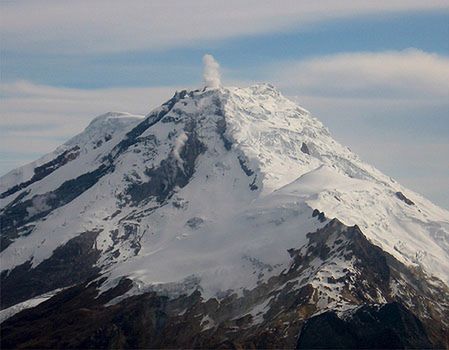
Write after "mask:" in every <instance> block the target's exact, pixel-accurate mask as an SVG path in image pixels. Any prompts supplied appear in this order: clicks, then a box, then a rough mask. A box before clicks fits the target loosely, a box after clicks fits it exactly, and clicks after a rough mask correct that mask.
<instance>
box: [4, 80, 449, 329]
mask: <svg viewBox="0 0 449 350" xmlns="http://www.w3.org/2000/svg"><path fill="white" fill-rule="evenodd" d="M210 83H211V84H212V82H210ZM212 85H213V84H212ZM23 169H25V170H26V171H25V170H23ZM23 169H22V171H21V170H18V171H16V172H14V173H11V174H9V175H7V176H5V177H2V179H1V183H2V184H5V185H4V186H3V187H2V188H1V189H2V193H1V194H0V205H1V207H0V208H1V209H0V210H1V211H0V215H1V219H2V227H1V230H2V231H1V232H2V249H3V251H2V252H1V259H2V270H4V271H8V272H7V273H4V274H3V273H2V276H3V277H2V278H4V281H3V280H2V283H9V286H16V285H17V284H20V283H22V284H20V288H21V289H20V293H15V288H12V287H11V288H8V294H7V297H6V298H7V302H8V303H10V305H12V304H14V303H16V302H17V303H18V302H21V301H24V300H27V298H28V299H29V298H31V297H34V296H37V295H39V294H44V293H47V292H49V291H51V290H53V289H58V288H65V287H68V286H70V285H73V284H77V283H81V282H82V281H84V279H87V278H90V279H91V280H93V279H95V284H94V285H95V286H97V287H96V288H98V289H99V290H100V292H106V291H111V290H114V289H115V288H116V287H117V288H118V286H120V285H121V284H120V283H124V282H123V281H129V282H126V283H127V284H128V287H127V289H126V290H124V291H122V293H121V295H120V298H127V297H128V296H130V295H134V294H146V292H154V293H156V294H157V295H162V294H163V295H168V296H169V297H175V296H180V295H196V294H195V293H197V294H198V293H199V294H200V295H201V297H202V298H203V299H204V300H207V299H211V300H212V299H223V298H227V297H230V295H235V297H236V298H237V299H239V300H240V298H245V296H247V295H253V294H251V293H254V296H257V295H258V293H259V291H261V290H264V292H263V293H266V291H268V290H269V291H272V292H273V293H274V291H276V290H277V291H279V290H282V291H284V289H283V288H284V287H285V286H286V285H289V286H290V287H291V288H292V290H294V291H297V292H298V293H299V291H301V292H300V294H299V295H298V296H295V298H296V299H297V300H300V299H298V298H303V299H304V298H305V299H304V300H303V299H301V300H302V301H301V303H303V304H304V305H306V304H307V305H309V304H310V305H312V304H313V307H312V308H310V309H307V308H306V309H307V310H312V311H307V312H308V314H307V315H308V316H307V317H309V316H312V315H313V314H318V313H321V312H324V311H325V310H329V309H332V310H334V311H338V312H343V311H345V310H348V309H353V308H356V307H357V305H359V304H360V303H361V302H362V301H360V300H358V299H357V298H358V297H357V295H356V294H355V296H351V297H349V299H348V298H346V297H345V296H344V295H343V294H344V293H342V292H341V290H342V289H341V288H347V290H346V289H345V290H346V291H347V292H348V293H349V292H351V290H353V289H354V288H355V289H357V288H359V290H364V291H366V293H368V294H367V295H368V296H366V298H368V299H369V300H371V301H372V302H376V303H381V302H384V301H386V300H390V299H392V298H394V296H392V294H391V293H390V289H392V290H393V289H394V290H395V293H396V292H397V293H403V294H404V295H405V294H406V293H407V292H408V291H405V290H404V288H405V287H404V285H407V288H409V286H408V284H407V283H408V282H407V283H406V282H404V281H403V280H402V279H401V280H400V281H399V282H398V281H397V280H395V279H392V278H393V277H391V280H388V281H386V282H385V281H383V280H382V279H379V277H378V276H377V275H376V274H377V272H375V273H373V272H372V269H371V266H369V264H368V263H366V261H358V260H356V258H357V259H364V260H366V259H371V258H373V257H376V259H375V263H376V266H375V267H376V268H377V267H378V268H379V269H380V272H379V273H380V274H381V277H382V278H386V279H388V278H390V277H388V276H399V275H400V274H398V273H397V271H398V269H399V268H400V269H407V268H408V267H412V268H413V269H414V271H415V270H417V267H419V271H421V273H422V274H423V275H424V276H430V277H429V278H431V279H432V281H433V282H432V283H434V284H435V286H437V285H438V286H446V285H447V284H448V283H449V280H448V276H449V243H448V242H449V240H448V239H447V237H448V235H449V213H448V212H447V211H445V210H443V209H441V208H438V207H436V206H434V205H433V204H432V203H430V202H429V201H427V200H425V199H424V198H422V197H421V196H419V195H418V194H415V193H413V192H412V191H409V190H407V189H405V188H403V187H402V186H400V185H399V184H397V183H396V182H394V181H393V180H391V179H390V178H389V177H387V176H385V175H384V174H382V173H381V172H380V171H378V170H377V169H375V168H374V167H372V166H370V165H368V164H366V163H364V162H363V161H362V160H360V159H359V157H357V156H356V155H355V154H354V153H352V152H351V151H350V150H349V149H348V148H347V147H344V146H342V145H341V144H339V143H338V142H337V141H335V140H334V139H333V138H332V137H331V135H330V133H329V132H328V130H327V129H326V128H325V127H324V126H323V124H322V123H321V122H320V121H319V120H318V119H316V118H314V117H313V116H312V115H311V114H310V113H309V112H308V111H306V110H305V109H303V108H301V107H299V106H297V105H296V104H295V103H294V102H292V101H290V100H289V99H287V98H286V97H284V96H282V94H281V93H280V92H279V91H278V90H276V88H274V87H273V86H272V85H271V84H266V83H264V84H257V85H253V86H250V87H246V88H238V87H222V86H220V85H219V84H218V85H214V86H211V85H210V84H209V85H207V86H206V88H205V89H202V90H194V91H187V90H183V91H180V92H177V93H176V94H175V95H174V96H173V97H172V98H171V99H170V100H168V101H167V102H165V103H164V104H162V105H161V106H160V107H158V108H156V109H154V110H153V111H151V112H150V113H149V114H147V115H146V116H145V117H142V116H132V115H129V114H127V113H120V112H110V113H106V114H104V115H101V116H99V117H97V118H95V119H94V120H93V121H92V122H91V123H90V124H89V126H88V127H87V128H86V129H85V130H84V132H82V133H81V134H79V135H77V136H75V137H74V138H72V139H71V140H70V141H69V142H67V143H66V144H64V145H63V146H61V148H59V149H58V150H57V151H55V152H54V153H51V154H49V155H48V156H46V157H45V159H44V160H42V161H40V162H38V163H33V164H31V165H29V166H28V167H24V168H23ZM398 193H400V195H398ZM410 203H413V205H410ZM333 218H337V219H338V221H337V220H332V219H333ZM358 247H361V249H358ZM365 248H366V249H365ZM74 252H75V253H74ZM357 252H358V253H357ZM380 252H382V254H384V255H382V254H381V253H380ZM349 253H351V254H349ZM362 253H363V254H362ZM365 253H366V254H365ZM354 254H355V255H354ZM367 254H368V255H367ZM354 256H355V258H354ZM64 259H66V260H64ZM392 259H393V260H392ZM74 261H75V263H74ZM386 261H387V262H388V263H392V261H394V264H393V263H392V264H393V265H394V269H396V270H394V271H393V272H391V273H390V272H389V270H388V269H389V267H388V266H386V265H385V262H386ZM369 262H371V260H369ZM54 264H58V265H57V266H58V269H59V270H58V271H61V270H64V271H66V272H67V273H66V274H61V276H59V275H58V278H57V279H50V280H48V282H46V283H44V284H38V285H36V286H33V288H32V289H30V288H28V284H27V283H28V281H29V280H33V281H35V280H39V281H40V280H43V279H45V276H47V274H48V271H52V270H51V269H52V268H53V265H54ZM61 266H64V268H63V269H62V268H61ZM360 266H363V269H365V270H366V271H368V274H369V278H371V280H369V281H368V282H367V281H366V280H364V278H365V277H364V276H366V274H364V273H363V271H364V270H363V271H362V270H360ZM398 266H399V267H398ZM404 266H405V267H404ZM392 269H393V267H392ZM360 271H362V272H360ZM407 271H408V270H407ZM401 273H402V272H401ZM407 273H408V272H407ZM354 276H357V277H354ZM353 278H357V284H356V282H353ZM395 278H396V277H395ZM397 278H400V277H397ZM407 278H409V277H407ZM17 281H19V282H17ZM45 281H47V279H45ZM373 281H374V282H373ZM379 281H380V282H379ZM443 281H444V282H443ZM371 282H372V283H377V284H376V287H373V288H368V287H367V286H369V285H370V283H371ZM348 283H349V286H348V285H347V284H348ZM351 283H353V284H351ZM7 285H8V284H7ZM290 287H288V289H289V288H290ZM285 288H286V287H285ZM339 288H340V289H339ZM367 288H368V290H367ZM376 288H378V289H376ZM441 288H443V287H441ZM444 288H446V287H444ZM289 290H290V289H289ZM2 292H3V291H2ZM248 293H249V294H248ZM263 293H262V295H265V294H263ZM269 293H271V292H269ZM276 293H277V292H276ZM282 293H283V292H281V294H282ZM295 293H296V292H295ZM102 295H108V293H103V294H102ZM270 295H271V294H270ZM301 295H302V297H301ZM265 297H266V299H265V300H263V301H258V303H260V304H261V306H260V307H259V306H257V305H253V304H251V307H255V308H256V306H257V307H259V309H260V310H262V311H260V312H265V311H263V310H265V308H267V307H268V305H272V304H273V303H276V301H275V300H274V299H273V301H270V300H271V299H270V298H271V297H268V296H267V295H265ZM296 299H295V300H296ZM329 300H332V302H328V301H329ZM119 301H120V300H118V299H116V300H115V301H113V303H114V302H119ZM263 303H265V304H263ZM268 308H269V307H268ZM306 309H304V310H306ZM304 310H303V311H304ZM247 311H248V312H253V311H254V310H253V311H251V309H250V308H248V310H247ZM256 311H257V310H256ZM256 311H254V320H258V318H257V315H258V313H257V312H256ZM180 312H181V311H180ZM304 312H305V311H304ZM298 314H299V313H296V311H295V315H298ZM234 316H235V317H241V316H244V315H240V316H239V315H234ZM234 316H233V317H234ZM259 321H260V322H262V321H263V317H262V318H261V319H260V320H259ZM259 321H254V322H259Z"/></svg>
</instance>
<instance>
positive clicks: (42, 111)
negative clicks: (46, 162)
mask: <svg viewBox="0 0 449 350" xmlns="http://www.w3.org/2000/svg"><path fill="white" fill-rule="evenodd" d="M175 90H176V87H151V88H127V87H124V88H110V89H96V90H87V89H86V90H84V89H70V88H59V87H52V86H46V85H37V84H33V83H31V82H27V81H18V82H14V83H3V84H1V85H0V93H1V104H0V114H1V118H0V130H1V131H0V150H1V151H2V153H4V154H5V155H6V154H8V153H10V154H16V155H20V161H19V163H23V162H26V161H31V160H33V159H34V158H35V157H36V153H41V154H43V153H47V152H50V151H51V150H53V149H54V148H56V147H57V146H59V145H60V144H61V143H62V142H63V141H65V140H67V139H69V138H70V137H72V136H74V135H75V134H77V133H79V132H80V131H82V130H83V128H84V127H86V126H87V124H88V123H89V122H90V120H91V119H92V118H93V117H95V116H97V115H100V114H103V113H105V112H108V111H126V112H131V113H134V114H146V113H148V112H149V111H150V110H151V109H153V108H154V107H157V106H158V105H160V104H161V103H162V102H164V101H165V100H166V99H168V98H169V97H171V95H172V94H173V93H174V91H175ZM27 154H28V155H29V157H27V156H26V155H27ZM3 157H5V156H3ZM8 158H9V157H8ZM11 164H12V162H11V161H10V160H8V162H3V163H0V172H2V173H3V172H6V171H7V170H10V169H9V168H10V165H11ZM14 165H18V163H17V164H14ZM3 167H8V168H3Z"/></svg>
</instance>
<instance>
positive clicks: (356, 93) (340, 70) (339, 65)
mask: <svg viewBox="0 0 449 350" xmlns="http://www.w3.org/2000/svg"><path fill="white" fill-rule="evenodd" d="M278 67H281V68H273V71H274V72H273V74H272V75H273V76H274V77H276V80H278V81H279V84H280V85H281V86H283V87H284V88H286V89H288V90H295V91H297V92H299V93H300V94H304V95H312V96H321V97H339V98H353V99H355V98H369V100H371V101H372V100H373V99H375V98H382V99H385V100H387V99H392V100H396V101H398V99H399V100H413V101H416V100H421V101H427V103H435V102H438V101H440V102H445V101H447V99H448V98H449V58H447V57H444V56H440V55H437V54H431V53H427V52H423V51H420V50H416V49H409V50H404V51H391V52H380V53H370V52H361V53H344V54H335V55H330V56H324V57H317V58H311V59H307V60H303V61H297V62H285V63H284V64H282V65H278Z"/></svg>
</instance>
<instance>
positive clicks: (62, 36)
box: [0, 0, 449, 208]
mask: <svg viewBox="0 0 449 350" xmlns="http://www.w3.org/2000/svg"><path fill="white" fill-rule="evenodd" d="M0 16H1V17H0V33H1V41H0V45H1V82H0V89H1V90H0V92H1V105H0V112H1V114H0V138H1V141H0V173H1V174H3V173H6V172H7V171H9V170H11V169H12V168H14V167H16V166H19V165H21V164H24V163H26V162H29V161H31V160H34V159H35V158H36V157H39V156H41V155H43V154H45V153H47V152H49V151H51V150H52V149H54V148H55V147H56V146H57V145H59V144H60V143H61V142H63V141H65V140H67V139H68V138H69V137H71V136H73V135H74V134H75V133H77V132H79V131H81V130H82V129H83V128H84V127H85V126H86V125H87V123H88V122H89V120H90V119H92V118H93V117H95V116H96V115H99V114H102V113H104V112H107V111H109V110H121V111H128V112H131V113H138V114H145V113H147V112H148V111H149V110H151V109H152V108H153V107H155V106H157V105H158V104H159V103H161V102H162V101H163V100H164V99H165V98H168V97H169V96H170V95H171V94H172V93H173V91H174V90H175V89H177V88H178V89H179V88H184V87H187V88H188V87H197V86H200V85H201V84H202V82H201V80H202V78H201V71H202V62H201V58H202V56H203V55H204V54H205V53H211V54H212V55H214V57H215V58H216V59H217V60H218V61H219V62H220V64H221V67H222V76H223V82H224V83H225V84H230V85H247V84H251V83H253V82H260V81H269V82H271V83H273V84H275V85H276V86H278V88H279V89H280V90H281V91H282V92H283V93H284V94H285V95H287V96H289V97H291V98H292V99H294V100H295V101H297V102H298V104H300V105H301V106H303V107H305V108H306V109H308V110H310V111H311V112H312V114H314V115H315V116H317V117H318V118H319V119H321V120H322V121H323V122H324V123H325V124H326V125H327V126H328V127H329V129H330V130H331V133H332V134H333V135H334V137H335V138H336V139H337V140H339V141H340V142H342V143H344V144H346V145H348V146H349V147H350V148H351V149H353V150H354V151H355V152H356V153H358V154H359V155H360V156H361V157H362V158H363V159H365V160H366V161H368V162H370V163H372V164H373V165H375V166H376V167H378V168H379V169H380V170H382V171H383V172H385V173H387V174H388V175H390V176H392V177H394V178H396V179H397V180H399V181H400V182H401V183H403V184H404V185H405V186H408V187H410V188H411V189H413V190H415V191H417V192H419V193H421V194H423V195H425V196H427V197H428V198H430V199H431V200H433V201H434V202H435V203H437V204H440V205H442V206H444V207H446V208H449V162H448V161H447V160H448V159H449V39H448V38H449V1H447V0H446V1H427V2H422V1H414V0H409V1H382V0H379V1H375V2H374V1H373V2H370V1H364V2H362V1H352V0H342V1H339V2H337V1H324V0H320V1H314V2H310V1H289V0H285V1H280V2H279V1H277V2H274V1H254V0H248V1H245V2H239V1H234V0H233V1H228V2H226V3H224V2H222V1H221V2H219V1H217V2H215V1H200V0H198V1H191V2H179V1H157V0H155V1H150V2H148V1H133V2H125V1H115V2H107V1H103V0H98V1H95V2H89V1H84V0H80V1H77V2H68V1H67V2H65V1H52V0H48V1H16V2H1V4H0Z"/></svg>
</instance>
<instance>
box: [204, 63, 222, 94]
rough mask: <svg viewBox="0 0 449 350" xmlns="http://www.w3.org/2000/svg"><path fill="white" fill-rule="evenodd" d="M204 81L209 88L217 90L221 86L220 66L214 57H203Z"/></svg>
mask: <svg viewBox="0 0 449 350" xmlns="http://www.w3.org/2000/svg"><path fill="white" fill-rule="evenodd" d="M203 64H204V71H203V79H204V84H205V86H206V87H208V88H212V89H216V88H218V87H219V86H220V65H219V64H218V62H217V61H215V59H214V57H213V56H212V55H204V56H203Z"/></svg>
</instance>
